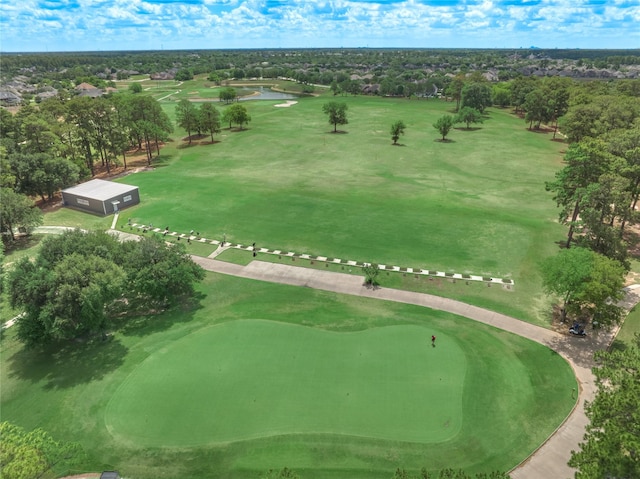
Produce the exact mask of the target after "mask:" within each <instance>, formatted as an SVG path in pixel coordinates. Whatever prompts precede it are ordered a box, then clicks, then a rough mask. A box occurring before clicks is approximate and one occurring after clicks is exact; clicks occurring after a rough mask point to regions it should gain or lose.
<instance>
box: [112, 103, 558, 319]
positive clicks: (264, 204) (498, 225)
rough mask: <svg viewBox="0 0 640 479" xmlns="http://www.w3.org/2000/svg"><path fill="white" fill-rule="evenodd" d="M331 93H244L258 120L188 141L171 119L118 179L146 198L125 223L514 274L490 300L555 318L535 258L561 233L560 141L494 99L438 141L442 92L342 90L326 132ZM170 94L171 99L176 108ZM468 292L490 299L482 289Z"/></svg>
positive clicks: (526, 315)
mask: <svg viewBox="0 0 640 479" xmlns="http://www.w3.org/2000/svg"><path fill="white" fill-rule="evenodd" d="M327 98H329V97H320V98H303V99H301V100H300V101H299V102H298V104H296V105H294V106H293V107H290V108H274V106H273V105H274V104H276V103H278V102H276V101H255V102H246V103H244V105H246V106H247V108H248V109H249V112H250V114H251V116H252V121H251V123H250V124H249V129H247V130H244V131H233V130H228V129H224V130H223V131H222V132H221V134H220V135H218V136H217V139H216V140H217V142H216V143H214V144H206V145H205V144H203V145H198V144H197V142H194V144H193V145H192V146H190V147H188V146H187V145H186V142H183V141H181V140H180V137H182V136H183V135H184V132H181V131H176V133H175V134H174V137H175V140H174V141H173V142H171V143H169V144H168V145H167V146H165V148H164V149H163V150H162V154H161V157H160V159H159V161H158V163H157V165H158V167H157V168H156V170H155V171H153V172H141V173H137V174H134V175H130V176H128V177H126V178H125V179H123V180H122V181H124V182H127V183H132V184H136V185H138V186H139V187H140V191H141V198H142V203H141V205H140V206H137V207H135V208H133V209H130V210H126V211H125V212H124V213H123V215H122V218H121V222H122V221H125V222H126V220H127V219H128V218H131V219H132V220H133V221H134V222H141V223H144V222H147V223H148V222H152V223H153V224H157V225H160V224H162V225H168V226H170V228H171V229H172V230H176V231H182V232H188V231H190V230H191V229H195V230H198V231H200V232H201V234H202V235H203V236H206V237H209V238H213V239H222V237H223V235H225V234H226V237H227V239H228V240H230V241H235V242H240V243H244V244H251V243H253V242H256V243H257V244H258V245H260V246H264V247H268V248H278V249H283V250H287V251H295V252H300V253H310V254H314V255H324V256H330V257H334V258H349V259H354V260H358V261H369V262H376V263H380V264H391V265H398V266H405V267H421V268H425V269H436V270H440V271H447V272H457V273H467V274H478V275H485V276H492V277H505V278H510V279H513V280H514V281H515V283H516V288H515V292H511V293H508V294H504V295H501V296H500V297H497V298H495V299H491V304H490V305H491V307H492V308H494V309H498V310H501V311H503V312H506V313H508V314H512V315H515V316H517V317H519V318H523V319H526V320H528V321H532V322H536V323H538V324H548V323H549V318H548V315H547V313H546V311H547V310H548V304H547V302H546V299H545V297H544V295H543V294H542V292H541V290H540V286H539V283H540V280H539V272H538V266H537V265H538V262H539V260H540V259H541V258H543V257H545V256H548V255H551V254H553V253H554V252H555V251H556V248H557V245H556V243H555V242H556V241H560V240H561V239H562V238H563V236H564V228H563V227H562V226H560V225H558V224H557V222H556V214H557V212H556V209H555V205H554V203H553V201H552V199H551V197H550V195H549V194H548V193H546V192H545V191H544V182H545V181H548V180H551V179H553V176H554V173H555V171H557V170H558V169H559V167H560V164H561V163H560V162H561V154H562V149H563V145H562V144H561V143H557V142H553V141H550V139H551V135H547V134H542V133H533V132H530V131H527V130H526V125H525V123H524V121H522V120H521V119H519V118H516V117H514V116H513V115H512V114H511V113H510V112H508V111H502V110H498V109H491V110H490V112H489V113H488V115H487V118H486V121H485V123H484V124H483V125H480V128H478V129H473V130H470V131H466V130H459V129H457V130H453V131H452V132H451V134H450V136H449V137H450V139H451V141H450V142H446V143H442V142H439V141H437V140H438V134H437V132H436V131H435V130H434V129H433V127H432V126H431V125H432V123H433V122H435V120H436V119H437V118H438V117H439V116H441V115H443V114H445V113H448V112H449V111H450V109H451V108H452V104H451V103H446V102H442V101H433V100H430V101H426V100H421V101H418V100H413V101H409V100H404V99H386V98H364V97H339V100H341V101H345V102H347V104H348V105H349V111H348V117H349V124H348V125H346V126H345V127H343V130H344V131H345V132H346V133H344V134H331V133H330V131H331V129H332V127H331V125H329V124H328V123H327V119H326V116H325V115H324V114H323V113H322V105H323V104H324V103H325V102H326V101H327ZM174 105H175V102H173V101H168V102H167V103H165V109H166V111H167V112H168V113H169V114H170V116H173V115H174ZM221 108H223V107H221ZM395 119H403V121H404V122H405V123H406V124H407V130H406V135H405V136H404V137H402V138H401V140H400V142H401V143H402V146H392V145H391V140H390V138H389V133H388V129H389V126H390V124H391V122H392V121H393V120H395ZM456 294H457V293H453V295H454V296H455V295H456ZM463 294H466V293H463ZM494 295H495V293H491V294H490V296H494ZM472 296H473V297H472V298H469V299H470V301H471V302H476V301H480V302H483V301H485V299H484V294H482V293H481V294H477V295H476V294H474V295H472ZM483 304H484V305H487V304H486V303H483Z"/></svg>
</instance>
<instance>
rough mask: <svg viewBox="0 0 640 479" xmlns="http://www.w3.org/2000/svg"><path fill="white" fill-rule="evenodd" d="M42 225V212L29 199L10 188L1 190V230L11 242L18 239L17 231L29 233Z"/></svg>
mask: <svg viewBox="0 0 640 479" xmlns="http://www.w3.org/2000/svg"><path fill="white" fill-rule="evenodd" d="M41 224H42V212H41V211H40V210H39V209H38V208H37V207H36V206H35V205H34V204H33V201H31V200H30V199H29V198H28V197H26V196H25V195H21V194H19V193H16V192H14V191H13V190H11V189H9V188H0V230H1V231H3V232H4V231H6V232H8V233H9V236H10V237H11V241H14V240H15V239H16V236H15V233H16V229H17V228H19V227H21V228H24V229H25V230H26V231H27V232H29V231H30V230H31V229H33V228H34V227H36V226H38V225H41Z"/></svg>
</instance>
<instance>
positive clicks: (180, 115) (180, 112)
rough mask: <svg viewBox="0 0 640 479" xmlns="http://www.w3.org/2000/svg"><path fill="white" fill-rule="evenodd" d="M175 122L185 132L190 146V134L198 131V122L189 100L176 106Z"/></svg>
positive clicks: (196, 113) (181, 101)
mask: <svg viewBox="0 0 640 479" xmlns="http://www.w3.org/2000/svg"><path fill="white" fill-rule="evenodd" d="M176 122H177V123H178V126H180V127H182V128H184V129H185V130H186V131H187V136H188V137H189V144H191V132H192V131H194V130H197V129H198V126H199V122H200V116H199V115H198V110H197V108H196V106H195V105H194V104H193V103H191V102H190V101H189V100H186V99H182V100H180V102H178V104H177V105H176Z"/></svg>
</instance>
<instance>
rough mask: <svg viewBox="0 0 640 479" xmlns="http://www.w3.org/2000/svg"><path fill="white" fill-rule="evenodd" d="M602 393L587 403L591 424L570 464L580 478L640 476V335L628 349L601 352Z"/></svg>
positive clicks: (598, 380)
mask: <svg viewBox="0 0 640 479" xmlns="http://www.w3.org/2000/svg"><path fill="white" fill-rule="evenodd" d="M596 362H597V366H596V367H595V368H594V369H593V373H594V374H595V376H596V384H597V386H598V392H597V394H596V397H595V399H594V400H593V402H591V403H587V404H586V413H587V417H588V418H589V421H590V423H589V424H588V425H587V428H586V429H587V432H586V434H585V436H584V442H583V443H581V444H580V450H579V451H572V452H571V459H570V460H569V465H570V466H572V467H575V468H577V470H578V471H577V472H576V474H575V477H576V479H602V478H632V477H640V407H638V398H640V335H636V336H635V339H634V341H633V344H632V346H631V347H627V348H625V349H624V350H613V351H599V352H597V353H596Z"/></svg>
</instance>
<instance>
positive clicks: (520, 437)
mask: <svg viewBox="0 0 640 479" xmlns="http://www.w3.org/2000/svg"><path fill="white" fill-rule="evenodd" d="M199 291H200V293H201V294H200V296H199V299H198V301H197V303H196V304H194V305H193V306H191V307H188V308H181V309H177V310H172V311H169V312H166V313H163V314H161V315H159V316H151V317H149V318H146V319H145V318H141V321H138V320H136V319H134V318H129V319H127V320H126V322H125V323H123V326H122V328H121V330H120V331H119V332H117V333H116V334H115V335H114V337H113V339H112V340H111V341H109V342H106V343H102V342H98V343H91V344H82V343H74V344H70V345H69V346H68V347H65V348H63V349H62V350H59V348H50V349H43V350H40V349H34V350H25V349H24V348H22V346H20V345H19V344H18V343H17V342H16V341H15V339H14V336H13V335H14V333H13V332H12V331H10V332H9V333H8V334H7V335H5V337H4V338H3V339H2V358H3V361H2V364H1V368H2V375H1V377H0V380H1V381H2V416H3V420H9V421H13V422H15V423H16V424H19V425H21V426H23V427H26V428H29V429H30V428H33V427H42V428H44V429H45V430H47V431H49V432H50V433H51V434H53V435H54V436H55V437H56V438H58V439H61V440H69V441H80V442H81V443H82V444H83V446H84V448H85V449H86V450H87V452H88V454H89V458H88V460H87V462H86V463H84V464H81V465H79V466H78V467H79V470H77V471H71V472H81V470H105V469H114V468H116V469H118V470H120V471H121V472H123V473H126V475H127V477H136V478H140V479H144V478H178V477H207V478H238V479H240V478H246V477H259V476H260V474H262V473H264V471H266V470H268V469H271V468H282V467H284V466H287V467H290V468H294V469H295V470H297V471H298V472H299V473H300V474H301V476H302V477H308V478H327V479H328V478H335V479H338V478H344V477H349V478H363V479H364V478H380V479H383V478H388V477H390V476H391V475H392V474H393V471H394V470H395V469H396V468H397V467H406V468H408V469H410V470H418V469H420V468H421V467H425V466H426V467H427V468H428V469H429V470H432V471H436V470H439V469H440V468H444V467H455V468H457V467H463V468H465V469H467V470H469V471H471V472H474V471H490V470H494V469H509V468H511V467H513V466H514V465H516V464H517V463H518V462H519V461H521V460H523V459H524V458H525V457H526V456H527V455H528V454H529V453H531V452H532V451H533V450H534V449H535V448H536V447H537V446H538V445H539V444H540V443H542V442H543V441H544V440H545V439H546V437H547V436H548V435H549V434H550V433H551V432H552V431H553V430H554V429H555V427H557V425H558V424H559V423H560V422H561V421H562V419H563V418H564V417H565V416H566V415H567V414H568V412H569V411H570V410H571V407H572V406H573V404H574V401H575V400H574V399H572V397H571V390H572V388H575V387H576V383H575V379H574V378H573V375H572V372H571V368H570V367H569V366H568V365H567V364H566V363H565V362H564V361H563V360H562V359H561V358H560V357H559V356H558V355H557V354H555V353H553V352H551V351H549V350H548V349H546V348H544V347H542V346H540V345H538V344H536V343H532V342H530V341H527V340H524V339H521V338H518V337H516V336H514V335H512V334H508V333H504V332H500V331H497V330H495V329H493V328H490V327H487V326H484V325H481V324H476V323H474V322H472V321H469V320H466V319H463V318H460V317H456V316H453V315H451V314H446V313H442V312H437V311H431V310H427V309H424V308H420V307H417V306H409V305H403V304H395V303H387V302H381V301H376V300H371V299H365V298H356V297H346V296H341V295H337V294H332V293H325V292H320V291H314V290H310V289H308V288H297V287H288V286H280V285H274V284H267V283H261V282H255V281H250V280H243V279H238V278H232V277H223V276H219V275H213V274H210V275H208V276H207V278H206V280H205V282H204V284H202V285H201V286H200V287H199ZM253 318H260V319H259V320H258V319H253ZM431 334H435V335H436V336H437V345H436V347H435V348H433V347H432V346H431V343H430V337H431Z"/></svg>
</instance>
